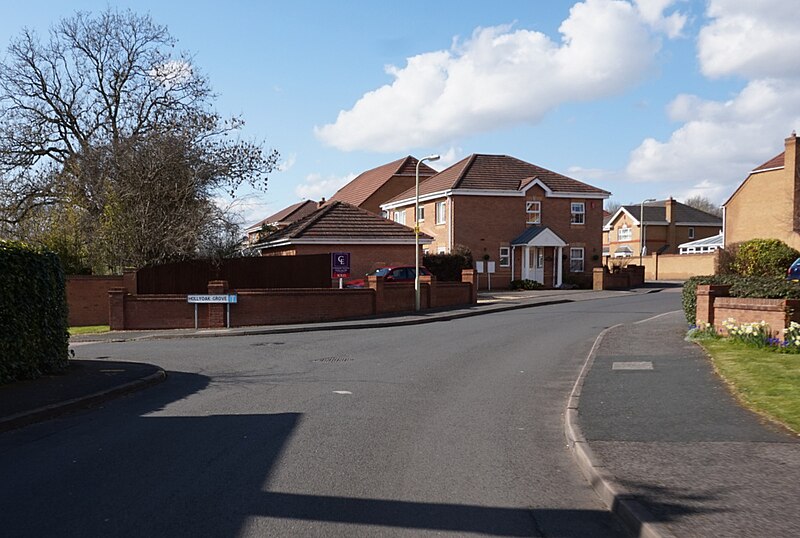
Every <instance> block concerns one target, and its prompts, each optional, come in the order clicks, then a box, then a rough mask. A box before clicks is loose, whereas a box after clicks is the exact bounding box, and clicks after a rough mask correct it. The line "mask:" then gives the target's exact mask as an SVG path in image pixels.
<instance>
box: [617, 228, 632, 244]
mask: <svg viewBox="0 0 800 538" xmlns="http://www.w3.org/2000/svg"><path fill="white" fill-rule="evenodd" d="M632 237H633V230H632V229H631V228H628V225H627V224H623V225H622V228H620V229H619V230H617V241H630V240H631V238H632Z"/></svg>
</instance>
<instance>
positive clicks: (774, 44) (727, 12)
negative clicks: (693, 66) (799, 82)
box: [698, 0, 800, 78]
mask: <svg viewBox="0 0 800 538" xmlns="http://www.w3.org/2000/svg"><path fill="white" fill-rule="evenodd" d="M797 13H798V5H797V2H794V1H786V0H757V1H755V0H711V2H710V3H709V6H708V11H707V15H708V16H709V17H710V18H711V22H710V24H708V25H707V26H705V27H704V28H703V29H702V30H701V31H700V35H699V37H698V58H699V60H700V66H701V68H702V71H703V74H705V75H707V76H709V77H720V76H725V75H740V76H744V77H746V78H763V77H782V78H783V77H788V76H795V77H797V76H800V54H798V53H797V51H798V49H800V32H798V31H797Z"/></svg>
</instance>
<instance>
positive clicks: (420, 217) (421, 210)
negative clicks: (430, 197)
mask: <svg viewBox="0 0 800 538" xmlns="http://www.w3.org/2000/svg"><path fill="white" fill-rule="evenodd" d="M417 221H418V222H425V206H424V205H422V204H420V205H419V207H417Z"/></svg>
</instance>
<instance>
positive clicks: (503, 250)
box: [499, 247, 511, 267]
mask: <svg viewBox="0 0 800 538" xmlns="http://www.w3.org/2000/svg"><path fill="white" fill-rule="evenodd" d="M503 260H505V261H503ZM499 261H500V263H499V265H500V267H511V247H500V256H499Z"/></svg>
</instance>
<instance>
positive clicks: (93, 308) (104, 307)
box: [67, 275, 123, 327]
mask: <svg viewBox="0 0 800 538" xmlns="http://www.w3.org/2000/svg"><path fill="white" fill-rule="evenodd" d="M122 285H123V284H122V277H121V276H94V275H91V276H83V275H79V276H68V277H67V305H68V307H69V317H68V321H69V325H70V326H71V327H81V326H85V325H107V324H108V290H110V289H111V288H119V287H121V286H122Z"/></svg>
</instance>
